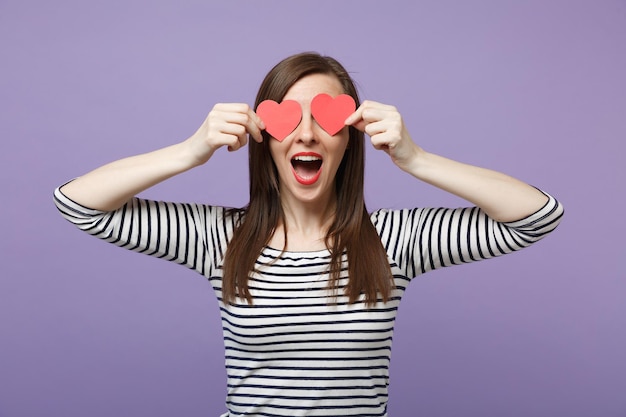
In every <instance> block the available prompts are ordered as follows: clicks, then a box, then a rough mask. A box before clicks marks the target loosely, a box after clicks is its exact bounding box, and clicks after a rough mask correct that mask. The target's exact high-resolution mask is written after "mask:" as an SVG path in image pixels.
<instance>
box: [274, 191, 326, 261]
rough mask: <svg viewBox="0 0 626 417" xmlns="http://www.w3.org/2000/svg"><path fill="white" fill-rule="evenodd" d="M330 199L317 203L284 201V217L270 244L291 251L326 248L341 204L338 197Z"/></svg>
mask: <svg viewBox="0 0 626 417" xmlns="http://www.w3.org/2000/svg"><path fill="white" fill-rule="evenodd" d="M328 200H330V201H323V202H322V201H319V202H315V203H305V202H302V201H283V202H282V207H283V214H284V218H283V219H282V222H281V223H280V224H278V225H277V227H276V230H275V231H274V235H273V236H272V238H271V240H270V246H272V247H274V248H276V249H284V250H289V251H314V250H322V249H326V235H327V233H328V230H329V228H330V226H331V225H332V223H333V220H334V219H335V209H336V206H337V204H336V203H337V201H336V199H335V198H332V200H331V199H328ZM285 230H286V231H287V233H286V238H287V241H286V242H285ZM285 243H286V244H285Z"/></svg>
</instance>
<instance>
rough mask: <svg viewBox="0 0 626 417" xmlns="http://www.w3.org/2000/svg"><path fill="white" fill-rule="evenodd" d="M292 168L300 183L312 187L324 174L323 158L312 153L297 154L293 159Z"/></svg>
mask: <svg viewBox="0 0 626 417" xmlns="http://www.w3.org/2000/svg"><path fill="white" fill-rule="evenodd" d="M291 167H292V170H293V174H294V175H295V177H296V180H297V181H298V182H299V183H301V184H304V185H311V184H313V183H315V182H316V181H317V179H318V178H319V176H320V174H321V172H322V157H321V156H320V155H317V154H312V153H301V154H297V155H294V157H293V158H292V159H291Z"/></svg>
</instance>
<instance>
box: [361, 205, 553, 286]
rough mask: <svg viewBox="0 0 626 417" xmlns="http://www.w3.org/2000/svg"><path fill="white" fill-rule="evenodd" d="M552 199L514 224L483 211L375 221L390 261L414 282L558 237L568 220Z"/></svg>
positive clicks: (435, 211) (383, 213)
mask: <svg viewBox="0 0 626 417" xmlns="http://www.w3.org/2000/svg"><path fill="white" fill-rule="evenodd" d="M546 195H547V194H546ZM547 196H548V198H549V199H548V202H547V203H546V204H545V205H544V206H543V207H542V208H541V209H539V210H538V211H537V212H535V213H533V214H531V215H530V216H528V217H526V218H524V219H521V220H518V221H515V222H508V223H500V222H497V221H495V220H493V219H491V218H490V217H489V216H487V215H486V214H485V213H484V212H483V211H482V210H481V209H479V208H478V207H470V208H458V209H450V208H416V209H403V210H384V209H383V210H378V211H376V212H374V213H372V216H371V218H372V222H373V223H374V225H375V227H376V229H377V230H378V233H379V234H380V237H381V240H382V243H383V246H384V247H385V249H386V251H387V254H388V255H389V257H390V258H391V259H392V260H393V261H394V262H395V263H396V265H397V266H398V267H399V268H400V270H402V271H403V273H404V274H405V275H406V276H407V277H409V278H413V277H415V276H417V275H420V274H423V273H425V272H428V271H431V270H434V269H437V268H441V267H445V266H451V265H458V264H462V263H467V262H473V261H477V260H482V259H488V258H493V257H495V256H500V255H504V254H507V253H510V252H514V251H517V250H520V249H522V248H525V247H527V246H530V245H531V244H533V243H535V242H537V241H538V240H540V239H541V238H543V237H544V236H546V235H547V234H548V233H550V232H551V231H553V230H554V229H555V228H556V227H557V226H558V224H559V223H560V221H561V218H562V216H563V206H562V205H561V204H560V203H559V202H558V201H557V200H556V199H555V198H554V197H552V196H550V195H547Z"/></svg>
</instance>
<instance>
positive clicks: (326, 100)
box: [311, 93, 356, 136]
mask: <svg viewBox="0 0 626 417" xmlns="http://www.w3.org/2000/svg"><path fill="white" fill-rule="evenodd" d="M355 110H356V103H355V102H354V99H353V98H352V97H351V96H349V95H347V94H340V95H338V96H337V97H335V98H332V97H331V96H329V95H328V94H323V93H322V94H318V95H316V96H315V97H313V100H312V101H311V114H312V115H313V117H314V118H315V120H316V121H317V124H319V125H320V126H321V127H322V129H324V130H325V131H326V132H328V134H329V135H331V136H333V135H335V134H337V132H339V131H340V130H341V129H343V127H344V126H345V123H344V122H345V120H346V119H347V118H348V116H350V115H351V114H352V113H354V111H355Z"/></svg>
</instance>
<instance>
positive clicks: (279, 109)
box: [256, 100, 302, 142]
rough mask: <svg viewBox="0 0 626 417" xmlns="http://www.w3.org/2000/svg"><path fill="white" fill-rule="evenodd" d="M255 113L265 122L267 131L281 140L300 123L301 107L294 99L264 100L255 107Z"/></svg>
mask: <svg viewBox="0 0 626 417" xmlns="http://www.w3.org/2000/svg"><path fill="white" fill-rule="evenodd" d="M256 114H257V115H258V116H259V117H260V118H261V120H263V123H265V130H267V133H269V134H270V135H272V137H273V138H275V139H276V140H278V141H279V142H282V141H283V139H285V138H286V137H287V136H288V135H289V134H290V133H291V132H293V130H294V129H295V128H296V127H298V125H299V124H300V120H301V119H302V108H301V107H300V103H298V102H297V101H294V100H285V101H283V102H282V103H280V104H278V103H276V102H275V101H274V100H265V101H262V102H261V103H260V104H259V106H258V107H257V109H256Z"/></svg>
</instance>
